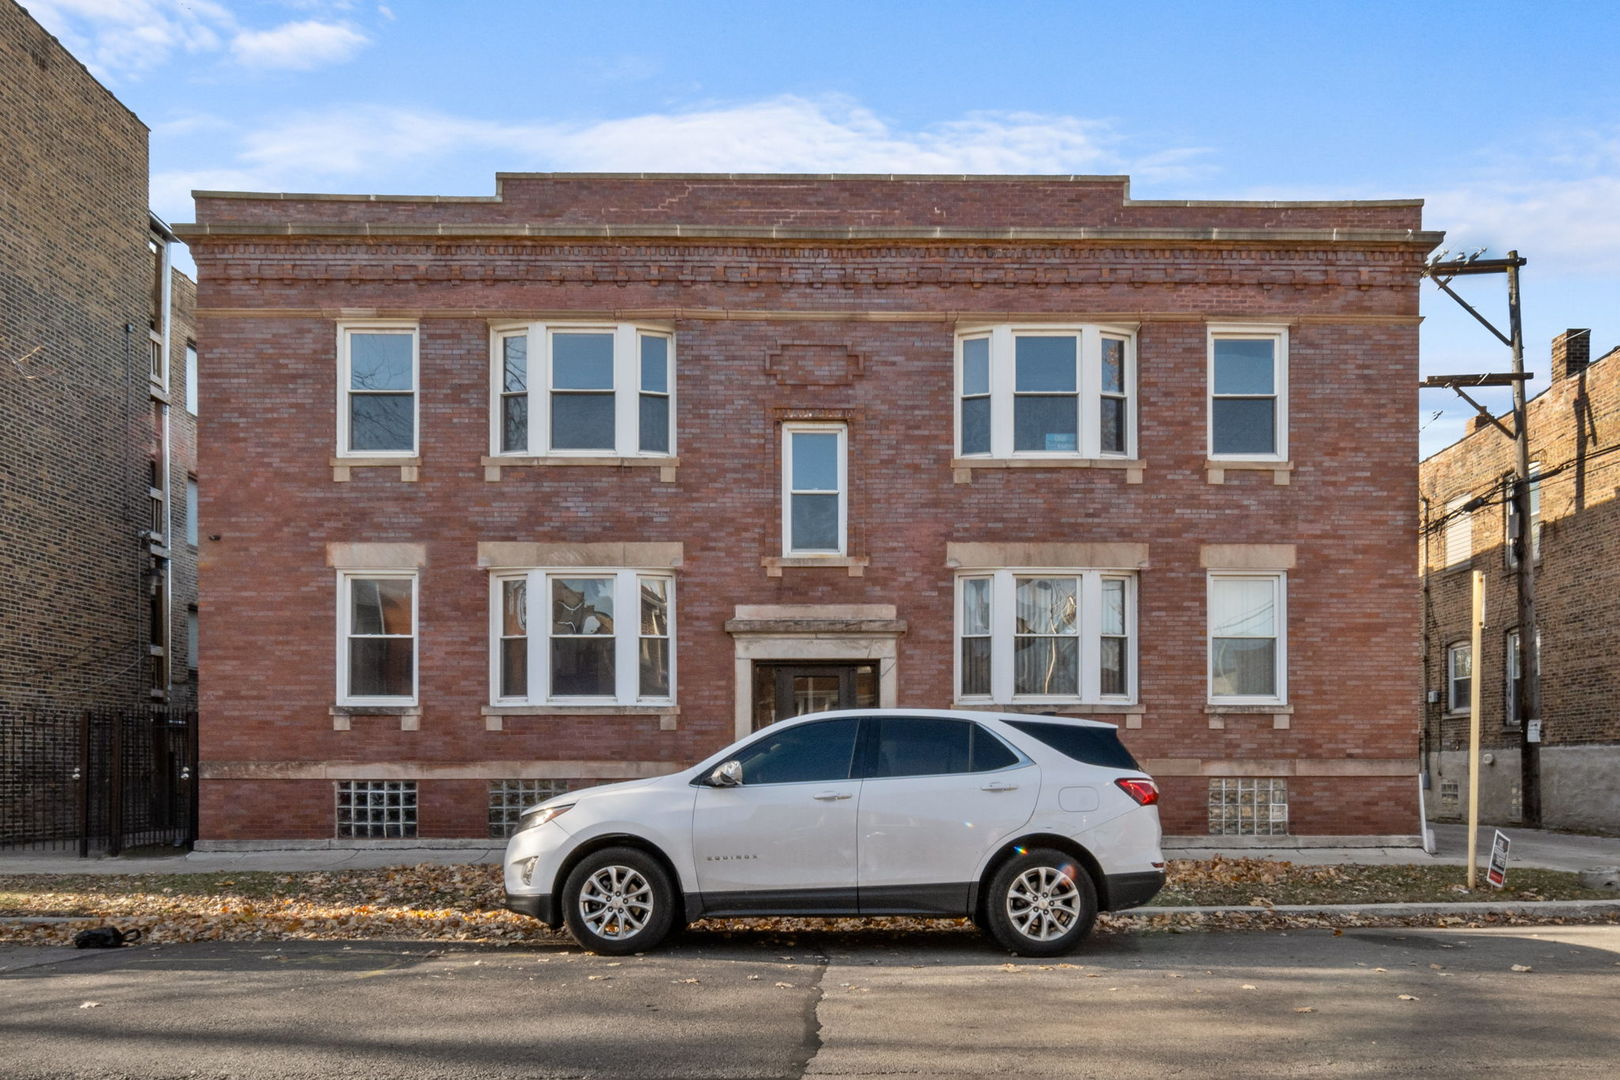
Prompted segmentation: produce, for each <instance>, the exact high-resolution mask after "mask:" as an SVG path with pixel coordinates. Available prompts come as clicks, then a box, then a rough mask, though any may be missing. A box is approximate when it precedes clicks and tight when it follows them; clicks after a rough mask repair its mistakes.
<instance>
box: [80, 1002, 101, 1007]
mask: <svg viewBox="0 0 1620 1080" xmlns="http://www.w3.org/2000/svg"><path fill="white" fill-rule="evenodd" d="M79 1008H81V1009H99V1008H101V1002H99V1001H87V1002H85V1003H84V1004H83V1005H80V1006H79Z"/></svg>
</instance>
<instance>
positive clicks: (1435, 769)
mask: <svg viewBox="0 0 1620 1080" xmlns="http://www.w3.org/2000/svg"><path fill="white" fill-rule="evenodd" d="M1485 756H1487V757H1489V758H1490V759H1491V760H1490V762H1489V763H1482V764H1481V766H1480V770H1479V818H1480V820H1481V821H1483V822H1485V823H1486V824H1497V825H1503V824H1511V823H1515V822H1518V821H1519V820H1520V813H1519V752H1518V751H1517V750H1502V749H1494V750H1486V751H1485ZM1428 766H1429V770H1430V775H1431V777H1432V778H1433V784H1432V786H1431V788H1430V790H1429V791H1428V792H1427V793H1426V795H1425V797H1426V798H1427V799H1428V809H1429V815H1430V817H1432V818H1435V819H1437V820H1440V821H1461V820H1463V819H1464V818H1466V817H1467V816H1468V754H1467V752H1466V751H1462V750H1451V751H1446V752H1444V753H1440V754H1430V755H1429V757H1428ZM1617 775H1620V745H1608V746H1582V747H1559V746H1544V747H1542V749H1541V816H1542V823H1543V824H1544V825H1546V826H1547V827H1548V828H1550V829H1574V830H1579V831H1588V832H1601V833H1620V791H1617V789H1616V785H1615V782H1614V777H1615V776H1617ZM1452 782H1455V783H1456V784H1457V796H1456V798H1454V799H1447V798H1445V797H1444V794H1445V791H1446V785H1448V784H1449V783H1452Z"/></svg>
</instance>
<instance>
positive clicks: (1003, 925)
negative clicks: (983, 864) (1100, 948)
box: [984, 848, 1097, 956]
mask: <svg viewBox="0 0 1620 1080" xmlns="http://www.w3.org/2000/svg"><path fill="white" fill-rule="evenodd" d="M1043 905H1044V906H1043ZM984 919H985V929H986V930H987V932H988V933H989V934H990V936H991V937H992V938H994V939H995V940H996V941H997V943H999V944H1000V945H1001V946H1002V947H1004V948H1005V949H1006V950H1007V951H1008V952H1011V953H1014V954H1015V955H1018V956H1062V955H1063V954H1064V953H1068V952H1072V951H1074V949H1075V948H1077V947H1078V946H1079V944H1080V943H1081V942H1082V941H1084V940H1085V937H1086V935H1087V934H1089V933H1091V926H1092V924H1093V923H1095V922H1096V921H1097V888H1096V886H1095V885H1093V884H1092V881H1091V875H1090V874H1089V873H1087V872H1086V868H1085V867H1083V866H1081V865H1080V863H1079V862H1078V861H1077V860H1076V859H1075V858H1074V857H1072V856H1070V855H1065V854H1064V853H1063V852H1061V851H1057V850H1055V849H1053V848H1036V849H1034V850H1033V851H1027V852H1025V853H1023V854H1022V855H1014V856H1013V857H1012V858H1011V859H1008V860H1007V861H1006V862H1004V863H1002V864H1001V866H1000V867H999V868H998V869H997V870H996V872H995V873H994V874H992V875H991V877H990V887H989V890H988V892H987V893H986V894H985V898H984Z"/></svg>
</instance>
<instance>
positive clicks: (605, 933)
mask: <svg viewBox="0 0 1620 1080" xmlns="http://www.w3.org/2000/svg"><path fill="white" fill-rule="evenodd" d="M562 901H563V923H564V924H565V925H566V926H567V927H568V932H569V934H571V935H573V938H574V940H575V941H577V942H579V944H580V946H581V947H582V948H584V949H586V950H588V951H590V952H593V953H601V954H604V955H607V956H623V955H624V954H626V953H634V952H645V951H647V950H648V949H653V948H656V947H657V946H658V944H659V942H661V941H663V940H664V938H665V937H667V936H668V934H669V931H670V927H671V926H672V925H673V924H674V921H675V890H674V887H673V886H672V885H671V883H670V880H669V875H668V874H667V873H665V871H664V868H663V866H662V865H661V864H660V863H659V862H658V860H657V859H655V858H653V857H652V856H651V855H648V854H647V853H646V852H644V851H638V850H636V849H635V848H628V847H615V848H603V849H602V850H601V851H594V852H592V853H591V854H589V855H587V856H585V858H583V859H581V860H580V862H579V865H578V866H576V867H574V869H573V871H572V872H571V873H570V874H569V875H568V881H567V883H566V884H564V885H563V893H562Z"/></svg>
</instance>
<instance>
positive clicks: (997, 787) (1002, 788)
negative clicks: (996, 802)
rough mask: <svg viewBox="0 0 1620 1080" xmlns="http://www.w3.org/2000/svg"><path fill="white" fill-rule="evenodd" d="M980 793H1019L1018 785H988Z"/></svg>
mask: <svg viewBox="0 0 1620 1080" xmlns="http://www.w3.org/2000/svg"><path fill="white" fill-rule="evenodd" d="M979 790H980V791H1017V790H1018V785H1017V784H986V785H984V787H982V788H980V789H979Z"/></svg>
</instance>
